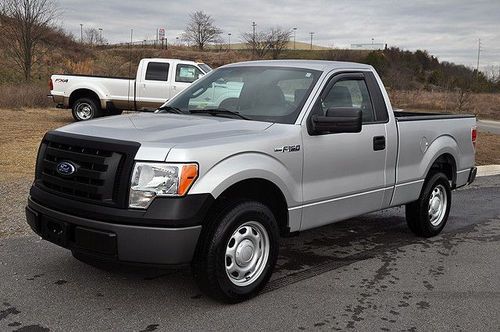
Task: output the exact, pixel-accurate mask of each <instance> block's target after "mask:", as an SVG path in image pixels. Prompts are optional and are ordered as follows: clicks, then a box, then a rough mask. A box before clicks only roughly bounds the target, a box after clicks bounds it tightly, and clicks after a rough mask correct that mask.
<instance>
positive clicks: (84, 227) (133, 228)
mask: <svg viewBox="0 0 500 332" xmlns="http://www.w3.org/2000/svg"><path fill="white" fill-rule="evenodd" d="M34 189H35V190H34ZM34 191H35V192H36V187H33V188H32V191H31V192H32V193H33V192H34ZM43 194H44V197H43V200H44V203H41V202H38V201H37V200H35V199H34V197H33V196H32V197H29V199H28V206H27V207H26V219H27V222H28V224H29V225H30V226H31V228H32V229H33V231H35V232H36V233H37V234H38V235H40V236H41V237H42V238H43V239H45V240H47V241H50V242H52V243H55V244H57V245H59V246H61V247H64V248H67V249H70V250H72V251H74V252H77V253H81V254H84V255H85V256H91V257H95V258H96V259H99V260H108V261H118V262H125V263H143V264H153V265H178V264H185V263H189V262H190V261H191V260H192V258H193V254H194V250H195V248H196V244H197V242H198V237H199V235H200V232H201V222H202V220H203V217H204V215H205V214H206V212H207V210H208V207H209V206H210V204H211V202H212V201H213V197H212V196H211V195H209V194H207V195H191V196H190V195H188V196H186V197H184V198H180V199H158V198H157V199H155V201H153V204H152V205H151V206H150V207H149V209H147V210H145V211H137V210H132V209H117V208H109V207H103V206H96V205H90V207H89V206H87V205H89V204H87V203H81V202H76V201H70V202H66V201H65V200H64V199H61V198H59V202H58V203H59V204H57V202H55V201H54V202H51V203H49V204H47V202H50V194H48V193H45V192H44V193H43ZM68 201H69V200H68ZM155 203H156V204H155ZM52 204H57V208H55V207H54V206H52ZM68 210H69V211H68ZM82 214H83V215H82Z"/></svg>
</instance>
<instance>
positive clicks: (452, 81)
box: [0, 28, 500, 106]
mask: <svg viewBox="0 0 500 332" xmlns="http://www.w3.org/2000/svg"><path fill="white" fill-rule="evenodd" d="M8 43H9V41H8V40H5V37H3V36H2V35H1V34H0V106H2V105H4V106H5V105H9V106H37V105H49V103H48V101H47V98H46V97H45V96H46V93H47V81H48V79H49V77H50V75H51V74H54V73H78V74H94V75H108V76H134V74H135V70H136V67H137V64H138V62H139V60H140V59H141V58H145V57H165V58H181V59H191V60H199V61H203V62H205V63H207V64H209V65H211V66H212V67H214V68H215V67H218V66H221V65H224V64H227V63H231V62H237V61H246V60H252V59H253V58H252V51H251V50H250V49H248V48H245V47H244V45H243V44H233V45H231V50H228V49H227V45H219V46H218V47H217V48H215V47H212V48H210V49H208V50H206V51H204V52H200V51H197V50H195V49H194V48H189V47H181V46H171V45H169V48H168V49H166V50H164V49H159V48H154V46H152V45H151V46H141V45H134V46H133V47H132V48H130V47H128V46H126V45H125V46H95V45H94V46H92V45H88V44H81V43H79V42H77V41H76V40H75V39H74V38H73V37H72V36H70V35H68V34H66V33H65V32H64V31H63V30H62V29H59V28H54V29H50V31H49V33H48V34H47V35H46V37H45V38H44V40H43V41H42V43H41V45H40V46H39V47H38V49H37V52H36V56H35V59H34V60H35V61H34V65H33V71H32V82H31V83H29V84H23V83H22V82H23V76H22V74H21V71H20V69H19V67H18V66H17V65H16V63H15V62H14V61H13V60H12V59H11V58H10V57H9V56H8V54H7V51H6V49H7V47H5V46H6V45H8ZM309 47H310V46H309V44H307V43H302V42H296V49H295V50H293V49H292V48H293V42H290V43H289V49H288V50H285V51H284V52H283V53H282V54H281V55H280V56H279V58H282V59H318V60H337V61H353V62H361V63H367V64H370V65H372V66H374V67H375V68H376V69H377V71H378V72H379V73H380V75H381V76H382V79H383V81H384V84H385V85H386V86H387V87H388V89H389V90H390V91H391V90H393V91H400V90H404V91H407V90H426V91H437V92H440V93H443V92H447V91H449V92H453V91H457V90H466V91H474V92H499V91H500V82H499V81H498V80H496V81H494V80H489V79H487V78H486V77H485V76H484V75H483V74H482V73H479V74H478V73H476V72H475V71H474V70H472V69H470V68H467V67H465V66H463V65H456V64H453V63H448V62H440V61H439V60H438V59H437V58H436V57H434V56H432V55H430V54H428V52H426V51H420V50H419V51H416V52H412V51H405V50H401V49H399V48H397V47H390V48H388V49H385V50H380V51H367V50H344V49H331V48H326V47H319V46H315V47H314V49H313V50H310V49H308V48H309ZM12 83H15V85H12Z"/></svg>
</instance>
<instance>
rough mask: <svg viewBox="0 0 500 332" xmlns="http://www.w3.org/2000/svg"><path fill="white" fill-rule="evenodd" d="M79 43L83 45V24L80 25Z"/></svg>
mask: <svg viewBox="0 0 500 332" xmlns="http://www.w3.org/2000/svg"><path fill="white" fill-rule="evenodd" d="M80 43H83V24H82V23H80Z"/></svg>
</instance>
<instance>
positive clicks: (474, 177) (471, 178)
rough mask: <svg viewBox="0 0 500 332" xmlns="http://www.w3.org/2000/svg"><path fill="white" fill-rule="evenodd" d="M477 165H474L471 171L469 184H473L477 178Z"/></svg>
mask: <svg viewBox="0 0 500 332" xmlns="http://www.w3.org/2000/svg"><path fill="white" fill-rule="evenodd" d="M476 175H477V167H472V168H471V169H470V172H469V178H468V179H467V184H471V183H472V182H474V180H476Z"/></svg>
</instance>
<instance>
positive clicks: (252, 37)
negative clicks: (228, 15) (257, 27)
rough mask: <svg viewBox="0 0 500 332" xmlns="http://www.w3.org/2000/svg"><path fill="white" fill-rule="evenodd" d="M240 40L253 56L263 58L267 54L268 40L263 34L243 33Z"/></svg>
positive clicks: (266, 35)
mask: <svg viewBox="0 0 500 332" xmlns="http://www.w3.org/2000/svg"><path fill="white" fill-rule="evenodd" d="M241 39H242V40H243V41H244V42H245V43H246V44H247V45H248V47H249V48H251V49H252V50H253V52H255V56H257V57H258V58H263V57H265V56H266V54H267V53H268V52H269V40H268V39H269V38H268V34H267V33H265V32H262V31H261V32H255V34H254V33H252V32H245V33H243V34H242V35H241Z"/></svg>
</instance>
